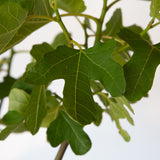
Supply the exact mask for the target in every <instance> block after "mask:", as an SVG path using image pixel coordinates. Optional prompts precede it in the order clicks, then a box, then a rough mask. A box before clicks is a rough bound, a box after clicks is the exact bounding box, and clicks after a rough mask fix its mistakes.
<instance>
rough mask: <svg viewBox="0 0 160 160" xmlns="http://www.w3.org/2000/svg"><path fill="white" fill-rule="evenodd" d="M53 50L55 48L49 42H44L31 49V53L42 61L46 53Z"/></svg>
mask: <svg viewBox="0 0 160 160" xmlns="http://www.w3.org/2000/svg"><path fill="white" fill-rule="evenodd" d="M51 51H53V48H52V47H51V46H50V45H48V44H47V43H43V44H38V45H34V46H33V48H32V50H31V55H32V56H33V58H35V59H36V60H37V61H40V60H41V59H42V58H43V57H44V56H45V54H47V53H49V52H51Z"/></svg>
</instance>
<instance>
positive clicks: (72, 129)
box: [47, 111, 91, 155]
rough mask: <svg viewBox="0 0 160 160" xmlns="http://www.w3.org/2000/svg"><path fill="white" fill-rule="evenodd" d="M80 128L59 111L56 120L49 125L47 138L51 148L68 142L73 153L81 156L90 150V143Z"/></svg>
mask: <svg viewBox="0 0 160 160" xmlns="http://www.w3.org/2000/svg"><path fill="white" fill-rule="evenodd" d="M82 128H83V126H82V125H80V124H78V123H76V122H75V121H73V120H72V119H71V118H70V117H69V116H68V115H67V114H66V113H65V112H63V111H61V112H60V113H59V115H58V117H57V119H56V120H55V121H53V122H52V123H51V124H50V126H49V128H48V130H47V138H48V140H49V142H50V144H51V145H52V146H53V147H56V146H58V145H59V144H60V143H62V142H63V141H68V142H69V144H70V146H71V148H72V150H73V152H74V153H75V154H77V155H82V154H85V153H86V152H88V151H89V149H90V148H91V141H90V139H89V137H88V136H87V134H86V133H85V132H84V131H83V129H82Z"/></svg>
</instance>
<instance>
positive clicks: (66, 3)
mask: <svg viewBox="0 0 160 160" xmlns="http://www.w3.org/2000/svg"><path fill="white" fill-rule="evenodd" d="M57 3H58V8H61V9H63V10H65V11H67V12H70V13H80V12H83V11H84V10H85V9H86V6H85V4H84V1H83V0H78V1H77V0H58V1H57Z"/></svg>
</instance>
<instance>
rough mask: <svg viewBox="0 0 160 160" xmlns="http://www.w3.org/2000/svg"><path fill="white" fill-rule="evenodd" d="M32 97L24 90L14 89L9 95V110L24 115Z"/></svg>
mask: <svg viewBox="0 0 160 160" xmlns="http://www.w3.org/2000/svg"><path fill="white" fill-rule="evenodd" d="M29 100H30V95H29V94H28V93H26V92H25V91H23V90H22V89H18V88H13V89H12V90H11V92H10V94H9V110H10V111H17V112H19V113H22V114H23V113H24V112H25V110H26V107H27V105H28V104H29Z"/></svg>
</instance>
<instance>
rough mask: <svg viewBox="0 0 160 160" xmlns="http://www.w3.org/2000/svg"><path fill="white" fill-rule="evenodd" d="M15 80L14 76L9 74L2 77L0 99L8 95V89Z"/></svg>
mask: <svg viewBox="0 0 160 160" xmlns="http://www.w3.org/2000/svg"><path fill="white" fill-rule="evenodd" d="M15 81H16V80H15V79H14V78H12V77H9V76H7V77H5V78H4V81H3V82H2V83H0V99H2V98H4V97H6V96H8V95H9V92H10V89H11V87H12V85H13V83H14V82H15Z"/></svg>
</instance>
